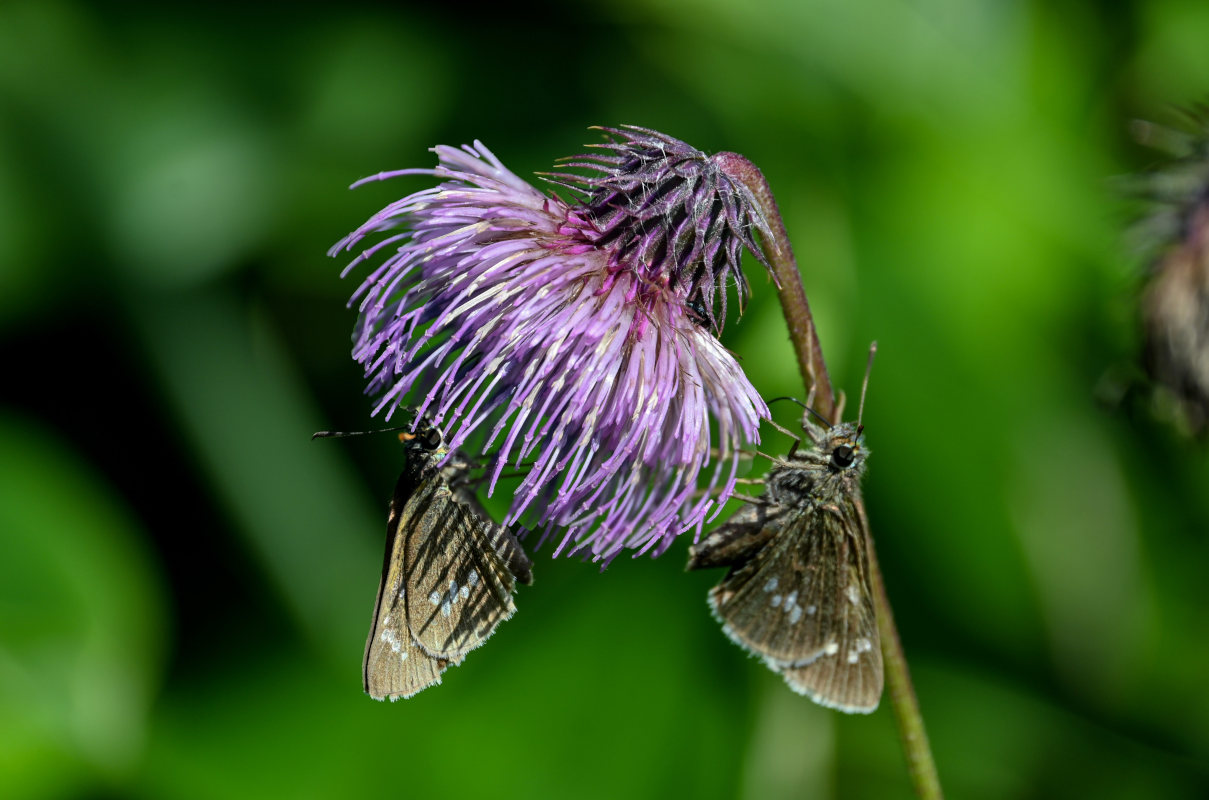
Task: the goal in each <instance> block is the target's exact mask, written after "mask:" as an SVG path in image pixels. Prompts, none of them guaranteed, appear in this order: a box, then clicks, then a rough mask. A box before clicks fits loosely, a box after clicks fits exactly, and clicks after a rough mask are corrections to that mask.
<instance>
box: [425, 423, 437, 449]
mask: <svg viewBox="0 0 1209 800" xmlns="http://www.w3.org/2000/svg"><path fill="white" fill-rule="evenodd" d="M424 446H425V447H427V448H428V449H429V450H436V449H437V448H438V447H440V446H441V433H440V431H438V430H437V429H436V428H429V429H428V430H426V431H425V432H424Z"/></svg>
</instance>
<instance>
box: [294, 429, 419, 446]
mask: <svg viewBox="0 0 1209 800" xmlns="http://www.w3.org/2000/svg"><path fill="white" fill-rule="evenodd" d="M410 428H411V426H410V425H400V426H398V427H397V428H378V429H377V430H372V431H316V432H315V433H313V434H311V441H312V442H313V441H315V440H316V439H345V438H347V437H349V436H368V435H369V434H371V433H392V432H394V431H403V430H410Z"/></svg>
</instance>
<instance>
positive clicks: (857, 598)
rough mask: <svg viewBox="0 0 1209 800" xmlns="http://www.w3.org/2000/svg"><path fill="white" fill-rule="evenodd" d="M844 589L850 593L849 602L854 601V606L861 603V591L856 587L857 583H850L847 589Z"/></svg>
mask: <svg viewBox="0 0 1209 800" xmlns="http://www.w3.org/2000/svg"><path fill="white" fill-rule="evenodd" d="M844 591H845V592H846V593H847V594H848V602H849V603H852V605H854V606H858V605H860V603H861V593H860V590H859V589H857V588H856V584H855V583H850V584H848V588H847V589H845V590H844Z"/></svg>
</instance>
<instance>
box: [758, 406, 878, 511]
mask: <svg viewBox="0 0 1209 800" xmlns="http://www.w3.org/2000/svg"><path fill="white" fill-rule="evenodd" d="M808 432H809V433H810V434H811V439H812V440H813V442H812V444H813V446H811V447H808V448H806V449H804V450H799V451H798V452H797V454H795V455H794V456H793V457H792V458H788V459H786V460H785V461H782V462H780V463H778V464H776V465H775V466H774V467H773V470H772V472H771V473H770V474H769V477H768V482H769V490H770V492H771V493H772V495H773V497H774V499H775V500H776V501H777V502H778V503H784V504H787V505H798V504H800V503H802V502H803V501H810V502H812V503H831V502H834V501H835V500H836V499H837V498H838V497H840V496H842V495H852V494H853V493H856V492H859V490H860V480H861V476H862V475H864V473H865V459H867V458H868V457H869V448H867V447H866V446H865V437H864V429H863V428H861V427H860V426H859V425H857V424H856V423H854V422H842V423H840V424H839V425H833V426H831V427H830V428H826V429H824V428H820V427H815V428H814V430H810V429H808Z"/></svg>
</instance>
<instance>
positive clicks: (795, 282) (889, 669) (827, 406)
mask: <svg viewBox="0 0 1209 800" xmlns="http://www.w3.org/2000/svg"><path fill="white" fill-rule="evenodd" d="M714 158H715V159H716V160H717V161H718V163H719V165H720V167H721V168H722V170H723V171H724V172H725V173H726V174H728V175H730V176H731V177H732V178H734V179H736V180H738V181H740V182H741V183H743V185H745V186H746V187H747V188H748V189H749V190H750V191H751V193H752V195H753V196H754V197H755V200H756V203H757V205H758V207H759V209H760V211H761V212H762V213H763V215H764V219H765V221H766V222H767V230H766V231H764V232H763V233H764V238H763V241H762V244H763V245H764V254H765V257H766V258H767V259H768V261H769V263H770V264H771V265H772V274H773V278H774V279H775V280H776V282H777V287H778V289H779V290H780V298H781V310H782V311H783V312H784V314H785V322H786V324H787V325H788V326H789V338H790V340H791V341H792V342H793V347H794V352H795V353H796V354H797V358H798V369H799V370H800V371H801V373H802V380H803V381H804V382H805V384H806V386H807V388H808V389H810V390H812V391H813V392H814V404H815V410H816V411H817V412H818V413H819V415H820V416H822V417H824V418H826V419H830V420H832V421H833V422H839V421H840V420H837V419H834V418H833V414H834V413H835V395H834V390H833V389H832V386H831V378H830V376H829V375H828V373H827V364H826V362H825V361H824V359H823V349H822V346H821V345H820V344H819V336H818V331H817V330H816V329H815V326H814V318H813V317H812V316H811V314H810V305H809V303H807V301H806V291H805V289H804V288H803V286H802V275H801V273H800V272H799V271H798V263H797V260H796V259H794V257H793V248H792V247H791V246H790V244H789V236H788V234H787V233H786V231H785V223H784V221H783V220H782V219H781V213H780V211H779V210H778V209H777V202H776V200H775V199H774V198H773V196H772V189H770V188H769V186H768V181H767V180H765V178H764V174H763V173H762V172H760V170H759V168H758V167H756V165H755V164H753V163H752V162H751V161H749V160H748V159H746V158H744V157H743V156H741V155H739V154H737V153H719V154H718V155H716V156H714ZM857 508H858V509H859V511H860V514H861V517H862V522H864V523H865V531H866V532H867V533H866V542H865V544H866V550H867V552H868V554H869V577H870V581H871V582H872V589H873V604H874V608H875V609H876V613H877V626H878V631H879V633H880V634H881V637H880V638H881V643H882V658H883V660H884V662H885V670H886V683H887V684H888V686H889V689H890V702H891V705H892V706H893V708H894V716H895V719H896V720H897V721H898V733H899V738H900V739H901V740H902V745H903V752H904V755H905V756H906V759H907V771H908V773H909V774H910V776H911V782H912V784H913V785H914V786H915V793H916V794H917V795H918V796H919V797H920V798H923V800H940V798H942V797H943V794H942V792H941V789H940V779H939V777H938V776H937V774H936V762H935V760H934V759H933V758H932V750H931V748H930V747H929V745H928V735H927V733H926V731H925V730H924V720H923V717H922V716H921V715H920V713H919V700H918V699H917V698H916V696H915V688H914V687H913V686H912V685H911V674H910V672H909V670H908V669H907V660H906V658H905V657H904V656H903V647H902V642H901V641H900V639H899V637H898V629H897V628H896V627H895V626H894V614H893V613H892V612H891V610H890V600H889V598H888V597H887V595H886V587H885V584H884V583H883V582H882V573H881V568H880V567H879V566H878V563H877V553H876V552H875V551H874V548H873V537H872V535H869V534H868V531H869V524H868V519H867V518H865V508H864V504H863V503H860V504H858V505H857Z"/></svg>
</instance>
